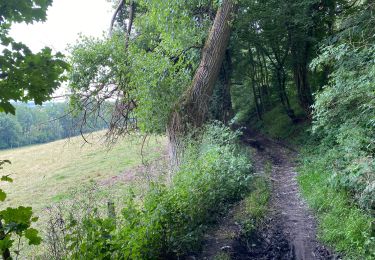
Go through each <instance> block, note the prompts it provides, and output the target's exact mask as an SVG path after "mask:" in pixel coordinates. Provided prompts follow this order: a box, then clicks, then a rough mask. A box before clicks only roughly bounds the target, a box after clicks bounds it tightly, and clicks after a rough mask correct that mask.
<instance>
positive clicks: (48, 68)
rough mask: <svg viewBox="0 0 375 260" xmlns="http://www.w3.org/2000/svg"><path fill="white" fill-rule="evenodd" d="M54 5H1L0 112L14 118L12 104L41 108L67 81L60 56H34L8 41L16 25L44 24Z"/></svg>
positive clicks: (32, 0)
mask: <svg viewBox="0 0 375 260" xmlns="http://www.w3.org/2000/svg"><path fill="white" fill-rule="evenodd" d="M51 4H52V1H50V0H47V1H40V0H26V1H23V2H22V3H18V2H8V1H1V2H0V10H1V13H0V44H1V46H2V53H1V54H0V64H1V66H0V89H1V90H0V112H6V113H12V114H14V113H15V108H14V106H13V105H12V104H11V101H22V102H27V101H29V100H30V101H31V100H33V101H34V102H35V103H36V104H38V105H41V104H42V102H44V101H47V100H49V99H50V96H51V95H52V94H53V92H54V90H56V89H57V88H58V87H59V86H60V85H61V82H62V81H63V80H65V79H66V78H65V77H64V76H63V73H64V72H65V71H66V70H67V69H68V67H69V66H68V64H67V63H66V62H65V61H63V55H62V54H61V53H57V54H53V53H52V49H51V48H48V47H45V48H44V49H42V50H41V51H40V52H38V53H32V51H31V50H30V49H29V48H28V47H27V46H26V45H25V44H23V43H21V42H16V41H15V40H14V39H12V38H11V37H9V29H10V27H11V25H12V24H13V23H20V22H26V23H33V22H40V21H45V20H46V18H47V14H46V12H47V8H48V7H49V6H50V5H51Z"/></svg>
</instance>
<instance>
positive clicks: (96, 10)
mask: <svg viewBox="0 0 375 260" xmlns="http://www.w3.org/2000/svg"><path fill="white" fill-rule="evenodd" d="M112 10H113V9H112V6H111V3H108V2H107V1H106V0H54V1H53V4H52V6H51V7H49V9H48V11H47V21H46V22H44V23H34V24H31V25H26V24H24V23H21V24H13V25H12V29H11V32H10V35H11V36H12V37H13V38H14V39H15V40H16V41H20V42H23V43H25V44H26V45H27V46H29V48H30V49H31V50H32V51H35V52H36V51H39V50H40V49H42V48H43V47H45V46H48V47H50V48H52V49H53V50H55V51H61V52H64V53H67V52H66V48H67V45H68V44H74V43H75V42H76V40H77V39H78V35H79V33H82V34H83V35H86V36H96V37H100V36H101V35H102V34H103V32H104V31H105V32H106V33H107V32H108V28H109V24H110V20H111V17H112Z"/></svg>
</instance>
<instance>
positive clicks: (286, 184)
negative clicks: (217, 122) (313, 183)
mask: <svg viewBox="0 0 375 260" xmlns="http://www.w3.org/2000/svg"><path fill="white" fill-rule="evenodd" d="M244 142H245V143H247V144H249V145H251V146H253V147H255V148H256V152H255V154H254V163H255V170H256V172H257V173H258V174H262V172H263V171H264V167H265V164H266V162H267V161H268V162H271V164H272V173H271V181H272V195H271V199H270V206H269V207H270V212H269V214H268V215H267V217H266V219H265V224H264V225H263V227H262V228H261V230H258V231H257V232H256V233H255V234H254V235H253V236H252V238H251V240H250V241H249V240H247V241H246V243H244V241H243V240H241V237H240V227H239V226H238V224H237V223H236V222H235V219H234V218H233V212H235V211H236V210H237V209H236V207H237V208H238V207H241V204H239V205H237V206H235V207H234V208H233V210H232V211H231V212H230V213H229V214H228V216H227V217H226V218H225V219H223V220H222V221H221V223H220V224H219V225H218V228H217V229H216V230H213V231H212V232H209V234H207V235H206V239H205V242H204V244H203V253H202V254H201V256H199V257H198V259H228V256H230V257H229V258H230V259H240V260H241V259H297V260H300V259H303V260H305V259H306V260H309V259H338V257H336V256H334V255H332V254H331V253H330V252H329V250H327V249H326V248H325V247H324V246H322V245H321V244H319V243H318V241H317V239H316V222H315V219H314V217H313V215H312V214H311V212H310V211H309V210H308V207H307V205H306V203H305V202H304V200H303V199H302V198H301V195H300V193H299V189H298V184H297V180H296V175H297V173H296V169H295V165H294V162H293V161H294V159H295V157H296V155H297V154H296V152H295V151H293V149H291V148H288V147H287V146H286V145H285V144H282V143H279V142H276V141H273V140H270V139H269V138H267V137H265V136H263V135H261V134H259V133H256V132H253V131H250V130H246V133H245V137H244ZM224 252H225V254H223V253H224ZM220 254H222V255H226V256H227V257H226V258H221V257H217V256H218V255H220ZM196 259H197V258H196Z"/></svg>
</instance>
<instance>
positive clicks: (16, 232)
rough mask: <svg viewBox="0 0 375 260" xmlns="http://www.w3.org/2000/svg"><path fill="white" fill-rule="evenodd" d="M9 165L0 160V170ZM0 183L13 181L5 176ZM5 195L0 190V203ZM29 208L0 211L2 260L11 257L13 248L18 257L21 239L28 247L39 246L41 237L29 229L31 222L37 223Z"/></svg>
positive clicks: (0, 250)
mask: <svg viewBox="0 0 375 260" xmlns="http://www.w3.org/2000/svg"><path fill="white" fill-rule="evenodd" d="M8 163H9V164H10V161H2V160H0V170H2V169H3V165H4V164H8ZM0 182H8V183H12V182H13V179H12V178H10V177H9V176H7V175H4V176H1V179H0ZM6 197H7V194H6V193H5V192H4V191H3V190H2V189H0V202H4V201H5V199H6ZM32 215H33V212H32V208H31V207H22V206H20V207H18V208H13V207H7V208H6V209H4V210H0V252H1V255H2V257H3V259H8V258H10V257H11V254H10V250H11V248H12V247H13V246H15V248H17V250H16V251H14V253H15V254H16V255H17V257H18V256H19V253H20V252H19V246H20V241H21V239H22V238H26V239H27V240H28V243H29V245H39V244H40V242H41V237H40V236H39V235H38V231H37V230H36V229H34V228H32V227H31V224H32V223H33V222H36V221H37V219H38V218H37V217H33V216H32Z"/></svg>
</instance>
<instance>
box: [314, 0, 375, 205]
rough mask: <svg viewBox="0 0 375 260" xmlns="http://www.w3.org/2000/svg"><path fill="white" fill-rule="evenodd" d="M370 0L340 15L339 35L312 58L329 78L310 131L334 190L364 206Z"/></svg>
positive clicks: (371, 184)
mask: <svg viewBox="0 0 375 260" xmlns="http://www.w3.org/2000/svg"><path fill="white" fill-rule="evenodd" d="M372 9H373V3H372V1H361V3H358V5H357V6H356V11H355V12H349V13H348V14H347V15H344V16H343V17H342V18H341V19H342V20H341V21H340V23H339V24H340V26H341V27H342V28H340V29H341V31H340V33H338V34H337V35H335V36H334V37H332V39H331V41H329V43H330V44H329V45H328V46H325V47H323V48H322V52H321V54H320V55H319V56H318V57H317V58H316V59H315V60H314V61H313V62H312V68H314V69H322V70H324V69H325V68H327V67H329V68H331V71H332V73H331V74H330V78H329V82H328V84H327V85H326V86H325V87H324V89H323V90H322V91H321V92H320V93H318V94H317V95H316V102H315V105H314V124H313V131H314V133H315V134H316V136H317V137H319V138H320V140H321V143H322V149H324V150H325V151H326V154H327V156H328V157H327V158H326V159H327V160H326V162H327V164H326V169H327V170H328V169H329V170H330V171H332V172H333V174H332V175H331V176H330V177H329V178H330V180H331V184H332V185H333V186H334V187H336V188H345V189H346V190H347V191H349V192H350V193H351V194H352V195H353V196H354V198H355V199H356V200H357V202H358V203H359V205H360V206H361V207H363V208H366V209H370V210H371V209H372V210H374V209H375V174H374V172H375V163H374V154H375V135H374V133H375V121H374V118H375V84H374V77H375V60H374V56H375V45H374V43H375V42H374V37H373V36H374V27H373V26H372V25H371V23H369V22H368V21H373V20H374V17H373V13H372V11H371V10H372Z"/></svg>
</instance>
